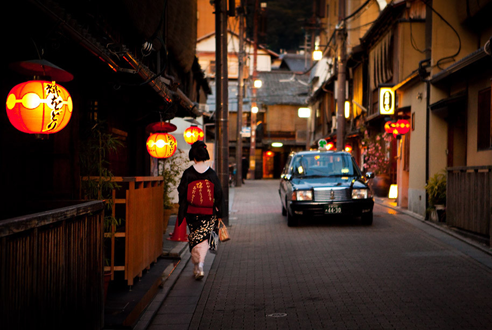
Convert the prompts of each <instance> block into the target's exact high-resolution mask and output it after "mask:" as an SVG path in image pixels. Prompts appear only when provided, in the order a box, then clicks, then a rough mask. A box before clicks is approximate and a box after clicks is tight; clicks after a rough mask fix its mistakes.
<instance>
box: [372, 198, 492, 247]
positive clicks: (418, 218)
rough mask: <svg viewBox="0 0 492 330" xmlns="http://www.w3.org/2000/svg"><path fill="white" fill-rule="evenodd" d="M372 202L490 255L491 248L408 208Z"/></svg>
mask: <svg viewBox="0 0 492 330" xmlns="http://www.w3.org/2000/svg"><path fill="white" fill-rule="evenodd" d="M374 203H376V204H378V205H381V206H384V207H386V208H389V209H393V210H395V211H398V212H401V213H404V214H406V215H408V216H411V217H412V218H415V219H417V220H420V221H421V222H423V223H425V224H426V225H429V226H431V227H434V228H436V229H438V230H440V231H442V232H444V233H446V234H448V235H450V236H453V237H454V238H456V239H459V240H460V241H462V242H465V243H467V244H469V245H471V246H473V247H474V248H476V249H479V250H480V251H482V252H484V253H487V254H488V255H491V256H492V248H489V247H487V246H484V245H482V244H480V243H477V242H475V241H473V240H471V239H469V238H467V237H464V236H463V235H460V234H457V233H456V232H454V231H452V230H450V229H448V228H446V227H443V226H440V225H436V224H434V223H432V222H429V221H427V220H425V218H424V217H423V216H421V215H420V214H417V213H413V212H411V211H408V210H404V209H402V208H400V207H399V206H393V205H387V204H386V203H384V201H379V200H377V199H374Z"/></svg>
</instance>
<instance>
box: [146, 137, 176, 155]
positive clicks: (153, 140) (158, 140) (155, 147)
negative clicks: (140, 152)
mask: <svg viewBox="0 0 492 330" xmlns="http://www.w3.org/2000/svg"><path fill="white" fill-rule="evenodd" d="M177 146H178V143H177V142H176V138H175V137H174V136H172V135H171V134H168V133H159V132H158V133H152V134H151V135H150V136H149V138H148V139H147V151H148V152H149V154H150V155H151V156H152V157H155V158H169V157H171V156H172V155H174V153H175V152H176V148H177Z"/></svg>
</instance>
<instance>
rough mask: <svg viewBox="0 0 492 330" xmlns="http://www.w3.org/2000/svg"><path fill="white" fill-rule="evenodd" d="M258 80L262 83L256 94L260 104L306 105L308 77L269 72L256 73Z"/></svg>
mask: <svg viewBox="0 0 492 330" xmlns="http://www.w3.org/2000/svg"><path fill="white" fill-rule="evenodd" d="M258 78H259V79H261V80H262V82H263V86H262V87H261V88H260V89H258V90H257V93H256V95H257V99H258V101H259V102H260V103H262V104H266V105H273V104H291V105H307V96H308V91H309V87H308V79H309V76H307V75H298V74H295V73H293V72H289V71H271V72H258Z"/></svg>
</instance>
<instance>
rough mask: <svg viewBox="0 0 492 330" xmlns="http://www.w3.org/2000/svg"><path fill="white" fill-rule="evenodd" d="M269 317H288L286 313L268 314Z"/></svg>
mask: <svg viewBox="0 0 492 330" xmlns="http://www.w3.org/2000/svg"><path fill="white" fill-rule="evenodd" d="M267 316H268V317H286V316H287V314H286V313H272V314H267Z"/></svg>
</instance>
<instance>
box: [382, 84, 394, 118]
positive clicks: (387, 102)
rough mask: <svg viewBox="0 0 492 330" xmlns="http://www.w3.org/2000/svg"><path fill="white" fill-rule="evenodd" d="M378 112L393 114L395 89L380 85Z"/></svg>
mask: <svg viewBox="0 0 492 330" xmlns="http://www.w3.org/2000/svg"><path fill="white" fill-rule="evenodd" d="M379 114H381V115H394V114H395V91H394V90H392V89H391V88H387V87H382V88H381V89H380V90H379Z"/></svg>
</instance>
